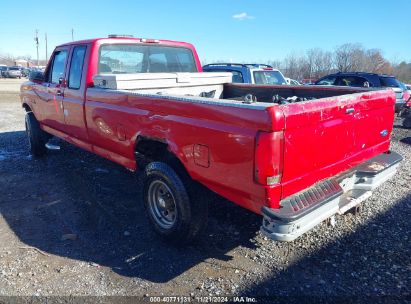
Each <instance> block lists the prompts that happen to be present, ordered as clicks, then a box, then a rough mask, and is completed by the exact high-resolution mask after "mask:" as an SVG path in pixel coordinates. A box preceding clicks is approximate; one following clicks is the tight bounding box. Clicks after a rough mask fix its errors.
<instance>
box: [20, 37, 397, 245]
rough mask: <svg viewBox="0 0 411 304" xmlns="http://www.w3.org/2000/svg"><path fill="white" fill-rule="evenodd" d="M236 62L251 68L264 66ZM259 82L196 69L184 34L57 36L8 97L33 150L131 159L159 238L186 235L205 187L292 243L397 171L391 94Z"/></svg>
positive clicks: (199, 214) (198, 221) (198, 218)
mask: <svg viewBox="0 0 411 304" xmlns="http://www.w3.org/2000/svg"><path fill="white" fill-rule="evenodd" d="M147 53H150V54H155V56H144V54H147ZM100 54H104V56H100ZM183 59H184V60H183ZM238 68H243V69H244V70H241V72H251V76H250V77H253V78H254V79H258V77H255V75H253V74H254V73H257V74H258V73H261V74H263V73H265V72H267V73H272V72H273V70H272V69H270V68H268V69H260V68H254V67H250V66H243V65H241V66H238ZM255 69H257V70H255ZM217 70H218V69H217ZM219 71H220V70H219ZM181 72H184V73H181ZM274 72H275V70H274ZM244 75H245V74H244ZM279 75H281V76H282V74H280V73H277V72H275V73H274V76H270V77H272V78H275V79H278V78H280V76H279ZM270 77H267V79H271V78H270ZM281 78H283V77H281ZM280 82H281V81H280ZM270 83H273V84H275V85H252V84H251V85H250V84H247V85H245V84H239V83H231V74H230V73H202V67H201V65H200V61H199V59H198V55H197V53H196V50H195V48H194V46H193V45H191V44H189V43H184V42H174V41H169V40H161V41H160V40H154V39H138V38H125V37H122V38H98V39H90V40H85V41H84V40H83V41H79V42H69V43H66V44H63V45H60V46H58V47H57V48H56V49H55V50H54V52H53V54H52V57H51V60H50V61H49V64H48V66H47V68H46V71H45V73H44V74H43V73H41V72H37V73H33V74H32V77H31V79H30V81H28V82H25V83H24V84H22V86H21V93H20V97H21V102H22V106H23V108H24V110H25V111H26V116H25V125H26V130H27V136H28V139H29V144H30V145H29V147H30V150H31V153H32V154H33V155H34V156H35V157H40V156H44V155H45V154H46V147H49V148H54V147H53V146H52V145H51V144H50V143H49V142H48V140H49V139H50V137H51V136H57V137H59V138H61V139H62V140H66V141H68V142H70V143H72V144H74V145H76V146H79V147H81V148H83V149H85V150H87V151H90V152H91V153H95V154H97V155H100V156H102V157H105V158H107V159H109V160H111V161H113V162H116V163H118V164H120V165H122V166H124V167H126V168H127V169H129V170H131V171H135V170H138V169H140V170H143V171H144V174H143V175H142V182H143V186H142V203H143V204H144V206H145V207H146V212H147V217H148V219H149V222H150V223H151V225H152V227H153V229H154V231H155V232H157V233H158V234H159V235H160V236H161V237H163V238H164V239H165V240H167V241H170V242H174V243H188V242H190V241H191V240H192V239H193V238H194V237H195V236H197V235H198V234H199V233H200V231H201V230H202V229H203V228H204V226H205V223H206V220H207V212H208V208H207V203H208V202H207V198H206V196H204V195H203V194H202V193H204V189H205V188H208V189H210V190H212V191H214V192H215V193H218V194H219V195H221V196H223V197H225V198H227V199H229V200H230V201H232V202H234V203H236V204H238V205H240V206H242V207H244V208H247V209H249V210H251V211H253V212H255V213H257V214H260V215H263V218H262V226H261V231H262V232H263V233H264V234H265V235H266V236H267V237H269V238H271V239H273V240H278V241H292V240H294V239H296V238H297V237H299V236H301V235H302V234H304V233H305V232H307V231H308V230H310V229H312V228H313V227H314V226H316V225H318V224H319V223H321V222H322V221H324V220H327V219H329V218H330V217H333V216H334V215H335V214H337V213H339V214H344V213H346V212H347V211H348V210H350V209H352V208H354V207H356V206H358V205H359V204H360V203H361V202H362V201H364V200H365V199H367V198H368V197H369V196H370V195H371V193H372V190H374V189H375V188H376V187H377V186H378V185H380V184H382V183H384V182H385V181H387V180H388V179H389V178H390V177H392V176H393V175H394V174H395V172H396V170H397V167H398V166H399V164H400V161H401V159H402V158H401V156H400V155H399V154H397V153H395V152H394V151H390V134H391V132H392V128H393V119H394V103H395V94H394V92H393V91H392V90H382V91H378V92H374V91H372V90H370V89H369V88H350V87H323V88H319V87H317V86H312V87H294V88H293V89H292V90H290V88H289V86H286V85H284V86H282V85H280V86H279V85H277V84H278V82H277V81H275V82H274V81H272V82H270ZM353 93H355V94H353ZM250 96H251V97H250ZM253 96H254V97H253ZM279 96H281V98H280V97H279ZM365 96H366V98H365ZM249 97H250V98H249ZM295 97H298V98H295ZM306 97H309V99H307V98H306ZM50 100H54V102H51V101H50ZM281 100H282V101H284V100H287V101H286V102H282V103H281ZM299 100H300V101H303V100H304V102H299ZM276 101H277V102H276ZM353 117H355V119H353ZM336 140H338V147H337V146H336ZM61 157H63V155H62V156H61ZM79 178H82V177H79ZM129 186H130V187H135V185H129ZM199 191H200V192H199ZM120 195H121V193H120ZM136 202H140V201H139V200H137V198H136ZM246 220H247V219H244V221H246Z"/></svg>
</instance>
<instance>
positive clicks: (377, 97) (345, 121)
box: [281, 90, 395, 198]
mask: <svg viewBox="0 0 411 304" xmlns="http://www.w3.org/2000/svg"><path fill="white" fill-rule="evenodd" d="M394 104H395V94H394V92H393V91H392V90H384V91H372V92H366V93H357V94H350V95H342V96H337V97H329V98H323V99H318V100H315V101H307V102H303V103H294V104H288V105H284V106H281V107H282V110H283V113H284V117H285V130H284V159H283V165H284V166H283V175H282V182H281V183H282V198H285V197H287V196H290V195H292V194H294V193H297V192H299V191H301V190H303V189H305V188H307V187H309V186H311V185H313V184H314V183H316V182H318V181H320V180H322V179H325V178H328V177H331V176H334V175H336V174H338V173H340V172H342V171H344V170H347V169H349V168H350V167H352V166H355V165H357V164H358V163H360V162H363V161H365V160H367V159H370V158H372V157H373V156H375V155H377V154H380V153H382V152H385V151H387V150H388V149H389V144H390V134H391V131H392V127H393V119H394Z"/></svg>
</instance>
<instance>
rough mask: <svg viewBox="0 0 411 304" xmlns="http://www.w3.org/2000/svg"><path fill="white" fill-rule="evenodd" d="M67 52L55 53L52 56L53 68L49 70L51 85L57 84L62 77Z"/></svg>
mask: <svg viewBox="0 0 411 304" xmlns="http://www.w3.org/2000/svg"><path fill="white" fill-rule="evenodd" d="M66 59H67V51H65V50H63V51H57V52H56V53H55V54H54V58H53V66H52V68H51V79H50V80H51V81H50V82H51V83H56V84H58V83H59V80H60V78H62V77H64V68H65V65H66Z"/></svg>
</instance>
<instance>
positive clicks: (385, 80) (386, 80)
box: [380, 77, 403, 89]
mask: <svg viewBox="0 0 411 304" xmlns="http://www.w3.org/2000/svg"><path fill="white" fill-rule="evenodd" d="M380 81H381V86H382V87H390V88H402V89H403V87H402V86H401V84H400V82H399V81H398V80H397V79H395V78H394V77H380Z"/></svg>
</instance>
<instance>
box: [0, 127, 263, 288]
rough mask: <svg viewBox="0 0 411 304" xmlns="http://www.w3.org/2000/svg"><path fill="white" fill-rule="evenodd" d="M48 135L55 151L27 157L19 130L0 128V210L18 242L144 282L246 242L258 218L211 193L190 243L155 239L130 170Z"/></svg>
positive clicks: (166, 277)
mask: <svg viewBox="0 0 411 304" xmlns="http://www.w3.org/2000/svg"><path fill="white" fill-rule="evenodd" d="M56 141H57V143H58V144H60V145H61V151H50V153H49V154H48V155H47V157H44V158H41V159H33V158H32V157H31V156H30V155H29V153H28V145H27V143H26V136H25V133H24V132H23V131H18V132H6V133H0V172H1V178H2V182H1V183H0V215H1V216H2V217H4V219H5V220H6V222H7V224H8V226H9V227H10V229H11V230H12V231H13V232H14V233H15V234H16V235H17V236H18V238H19V239H20V240H21V241H22V242H23V243H25V244H27V245H29V246H33V247H35V248H38V249H40V250H42V251H44V252H46V253H49V254H53V255H57V256H61V257H66V258H69V259H75V260H80V261H84V262H87V263H90V265H93V266H97V267H98V266H99V265H101V266H106V267H110V268H111V269H112V270H113V271H115V272H116V273H118V274H120V275H123V276H129V277H139V278H142V279H145V280H148V281H151V282H167V281H169V280H171V279H173V278H175V277H177V276H179V275H180V274H182V273H184V272H185V271H187V270H189V269H190V268H192V267H194V266H195V265H197V264H199V263H201V262H203V261H206V260H207V259H210V258H213V259H218V260H224V261H226V260H229V259H230V256H229V255H227V253H228V252H229V251H230V250H232V249H234V248H236V247H238V246H244V247H253V246H254V245H253V244H252V243H251V242H250V239H251V238H252V237H253V236H254V235H255V234H256V233H257V231H258V230H259V226H260V222H261V218H260V217H259V216H257V215H255V214H252V213H250V212H248V211H245V210H243V209H241V208H239V207H236V206H235V205H234V204H231V203H228V202H226V201H224V200H223V199H219V198H215V199H214V201H213V202H212V203H211V204H210V205H211V206H210V208H211V210H210V218H209V225H208V228H207V230H206V232H205V235H204V237H203V238H201V240H200V241H199V242H198V243H197V244H193V246H189V247H186V248H182V249H179V248H175V247H172V246H170V245H168V244H165V243H163V242H162V241H160V240H159V239H158V237H157V236H156V235H155V234H154V233H153V232H152V230H151V228H150V226H149V223H148V221H147V219H146V217H145V212H144V207H143V204H142V202H141V199H140V195H141V193H140V189H141V181H140V179H139V176H138V174H134V173H131V172H129V171H127V170H125V169H124V168H122V167H120V166H117V165H116V164H113V163H111V162H109V161H107V160H105V159H102V158H100V157H98V156H95V155H93V154H91V153H87V152H84V151H82V150H80V149H78V148H76V147H73V146H71V145H69V144H66V143H64V142H61V141H58V140H56ZM244 219H246V220H244ZM0 223H1V222H0Z"/></svg>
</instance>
